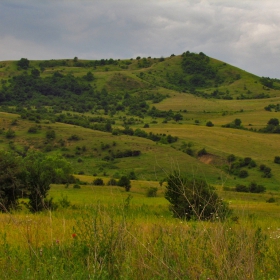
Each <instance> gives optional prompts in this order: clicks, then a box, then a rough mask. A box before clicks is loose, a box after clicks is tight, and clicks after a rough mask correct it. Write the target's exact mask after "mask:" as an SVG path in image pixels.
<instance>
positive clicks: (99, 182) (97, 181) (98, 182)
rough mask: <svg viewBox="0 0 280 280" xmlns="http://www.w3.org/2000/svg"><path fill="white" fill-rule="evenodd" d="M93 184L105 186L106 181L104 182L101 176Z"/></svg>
mask: <svg viewBox="0 0 280 280" xmlns="http://www.w3.org/2000/svg"><path fill="white" fill-rule="evenodd" d="M92 184H93V185H94V186H104V182H103V180H102V179H101V178H96V179H95V180H94V181H93V182H92Z"/></svg>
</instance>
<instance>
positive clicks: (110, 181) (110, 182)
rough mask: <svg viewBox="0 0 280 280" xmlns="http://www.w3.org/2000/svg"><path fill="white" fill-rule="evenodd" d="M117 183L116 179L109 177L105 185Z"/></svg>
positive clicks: (115, 184)
mask: <svg viewBox="0 0 280 280" xmlns="http://www.w3.org/2000/svg"><path fill="white" fill-rule="evenodd" d="M117 185H118V181H117V180H116V179H114V178H111V179H110V180H109V181H108V183H107V186H117Z"/></svg>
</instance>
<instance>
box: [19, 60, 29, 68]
mask: <svg viewBox="0 0 280 280" xmlns="http://www.w3.org/2000/svg"><path fill="white" fill-rule="evenodd" d="M17 65H18V67H19V68H21V69H24V70H27V69H28V67H29V60H28V59H27V58H21V59H20V60H19V61H18V62H17Z"/></svg>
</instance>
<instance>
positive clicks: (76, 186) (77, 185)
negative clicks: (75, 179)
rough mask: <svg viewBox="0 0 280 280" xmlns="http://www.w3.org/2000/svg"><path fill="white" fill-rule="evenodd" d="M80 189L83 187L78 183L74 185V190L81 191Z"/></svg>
mask: <svg viewBox="0 0 280 280" xmlns="http://www.w3.org/2000/svg"><path fill="white" fill-rule="evenodd" d="M80 188H81V186H80V185H79V184H78V183H76V184H74V186H73V189H80Z"/></svg>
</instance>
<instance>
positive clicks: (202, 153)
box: [197, 148, 208, 157]
mask: <svg viewBox="0 0 280 280" xmlns="http://www.w3.org/2000/svg"><path fill="white" fill-rule="evenodd" d="M207 154H208V153H207V151H206V150H205V148H203V149H201V150H200V151H198V152H197V156H199V157H201V156H204V155H207Z"/></svg>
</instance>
